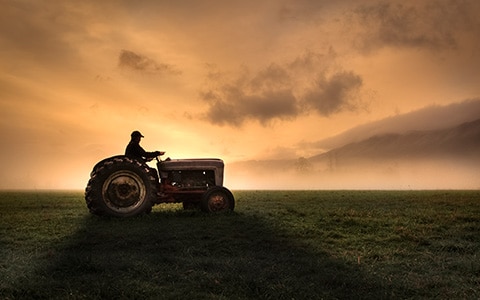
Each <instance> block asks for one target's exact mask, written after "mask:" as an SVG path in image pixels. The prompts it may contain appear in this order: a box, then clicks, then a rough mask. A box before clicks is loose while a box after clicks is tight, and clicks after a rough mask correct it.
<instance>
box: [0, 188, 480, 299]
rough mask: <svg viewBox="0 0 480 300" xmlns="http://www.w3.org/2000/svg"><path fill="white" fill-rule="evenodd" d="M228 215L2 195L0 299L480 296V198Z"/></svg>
mask: <svg viewBox="0 0 480 300" xmlns="http://www.w3.org/2000/svg"><path fill="white" fill-rule="evenodd" d="M234 195H235V197H236V200H237V203H236V210H235V212H234V213H229V214H224V215H208V214H204V213H202V212H199V211H184V210H183V209H182V208H181V205H160V206H156V207H155V208H154V210H153V212H152V213H151V214H149V215H147V216H142V217H135V218H128V219H116V218H100V217H96V216H93V215H90V214H89V213H88V211H87V209H86V206H85V203H84V199H83V193H82V192H1V193H0V213H1V219H0V255H1V256H0V298H1V299H29V298H35V299H41V298H44V299H66V298H70V299H99V298H106V299H130V298H135V299H145V298H157V299H352V298H353V299H422V298H436V299H480V191H236V192H234Z"/></svg>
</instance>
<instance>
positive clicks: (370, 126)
mask: <svg viewBox="0 0 480 300" xmlns="http://www.w3.org/2000/svg"><path fill="white" fill-rule="evenodd" d="M479 117H480V99H478V98H477V99H470V100H465V101H463V102H459V103H453V104H450V105H445V106H439V105H432V106H428V107H424V108H422V109H419V110H415V111H411V112H408V113H404V114H400V115H396V116H391V117H388V118H385V119H382V120H378V121H374V122H370V123H367V124H363V125H360V126H357V127H354V128H352V129H349V130H347V131H345V132H343V133H341V134H339V135H336V136H333V137H329V138H326V139H323V140H319V141H316V142H313V143H311V144H313V145H315V146H316V147H317V148H319V149H329V150H330V149H334V148H338V147H341V146H344V145H346V144H349V143H353V142H360V141H362V140H365V139H367V138H369V137H371V136H375V135H376V136H378V135H382V134H386V133H397V134H402V133H406V132H409V131H412V130H419V131H429V130H438V129H446V128H451V127H454V126H457V125H458V124H461V123H464V122H470V121H474V120H476V119H478V118H479Z"/></svg>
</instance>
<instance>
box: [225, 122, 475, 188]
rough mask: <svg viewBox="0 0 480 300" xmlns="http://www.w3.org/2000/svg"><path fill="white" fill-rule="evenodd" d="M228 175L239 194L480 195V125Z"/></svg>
mask: <svg viewBox="0 0 480 300" xmlns="http://www.w3.org/2000/svg"><path fill="white" fill-rule="evenodd" d="M227 175H229V176H228V179H229V181H230V180H231V181H232V183H233V184H232V183H229V184H230V185H232V186H233V187H234V188H258V189H319V188H320V189H366V188H367V189H405V188H416V189H432V188H434V189H439V188H441V189H445V188H449V189H472V188H473V189H478V188H480V119H476V120H473V121H469V122H465V123H462V124H460V125H456V126H452V127H449V128H443V129H435V130H410V131H406V132H402V133H385V134H377V135H374V136H371V137H368V138H366V139H363V140H361V141H358V142H353V143H348V144H346V145H343V146H341V147H338V148H335V149H332V150H330V151H328V152H325V153H322V154H319V155H315V156H313V157H310V158H299V159H291V160H252V161H244V162H237V163H232V164H229V165H228V166H227Z"/></svg>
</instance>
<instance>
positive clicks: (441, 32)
mask: <svg viewBox="0 0 480 300" xmlns="http://www.w3.org/2000/svg"><path fill="white" fill-rule="evenodd" d="M479 13H480V5H479V2H478V1H476V0H473V1H469V0H463V1H437V0H435V1H418V2H417V1H415V2H411V3H408V2H403V1H402V2H395V1H388V2H378V3H376V4H369V5H362V6H359V7H357V8H356V9H355V10H354V21H353V22H352V26H355V28H353V30H354V31H356V32H357V33H358V37H359V41H358V44H359V46H360V48H361V49H363V50H365V51H371V50H374V49H377V48H381V47H406V48H424V49H430V50H442V49H454V48H456V47H457V46H458V44H459V40H458V36H461V35H465V34H466V35H472V37H474V38H475V39H478V34H479V33H480V32H479V31H480V27H479V25H480V23H479V22H478V14H479ZM349 28H350V29H352V27H349Z"/></svg>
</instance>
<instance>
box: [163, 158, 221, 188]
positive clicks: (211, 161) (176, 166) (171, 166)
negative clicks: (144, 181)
mask: <svg viewBox="0 0 480 300" xmlns="http://www.w3.org/2000/svg"><path fill="white" fill-rule="evenodd" d="M158 168H159V171H160V172H162V171H163V172H168V171H184V170H199V171H202V170H203V171H207V170H213V171H214V172H215V182H216V185H219V186H221V185H222V184H223V168H224V163H223V160H221V159H219V158H192V159H188V158H187V159H170V160H165V161H162V162H160V163H159V164H158Z"/></svg>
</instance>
